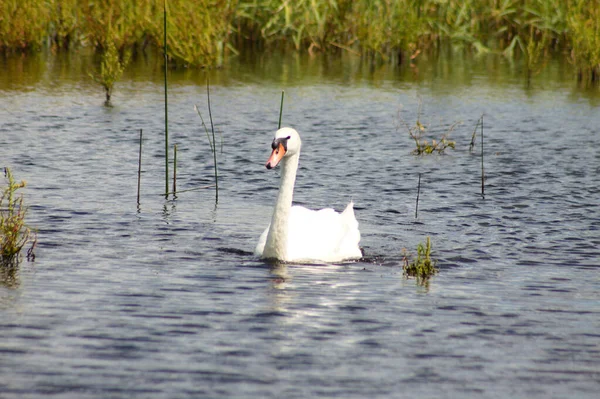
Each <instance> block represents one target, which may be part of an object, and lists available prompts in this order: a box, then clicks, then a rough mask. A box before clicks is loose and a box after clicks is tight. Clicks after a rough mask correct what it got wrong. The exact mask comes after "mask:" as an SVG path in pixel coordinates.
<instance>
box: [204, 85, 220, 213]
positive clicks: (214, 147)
mask: <svg viewBox="0 0 600 399" xmlns="http://www.w3.org/2000/svg"><path fill="white" fill-rule="evenodd" d="M206 97H207V100H208V118H209V119H210V130H211V131H212V143H213V144H212V149H213V160H214V165H215V203H218V202H219V176H218V171H217V148H216V142H215V126H214V124H213V119H212V111H211V109H210V81H209V79H208V77H207V78H206Z"/></svg>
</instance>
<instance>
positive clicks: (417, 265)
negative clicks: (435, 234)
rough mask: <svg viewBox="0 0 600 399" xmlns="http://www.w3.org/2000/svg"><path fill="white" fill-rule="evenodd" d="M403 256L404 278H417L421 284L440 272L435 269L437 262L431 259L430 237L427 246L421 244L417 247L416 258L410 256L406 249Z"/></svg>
mask: <svg viewBox="0 0 600 399" xmlns="http://www.w3.org/2000/svg"><path fill="white" fill-rule="evenodd" d="M402 256H403V264H402V270H403V272H404V276H405V277H407V278H409V277H413V278H415V279H416V280H417V283H419V284H424V283H426V282H427V281H428V280H429V278H430V277H431V276H433V275H435V274H436V273H437V272H438V269H437V268H436V267H435V264H436V262H435V260H433V259H432V258H431V239H430V238H429V236H428V237H427V238H426V240H425V244H423V243H419V245H417V256H416V257H414V256H412V255H410V254H409V253H408V251H406V249H405V250H403V254H402Z"/></svg>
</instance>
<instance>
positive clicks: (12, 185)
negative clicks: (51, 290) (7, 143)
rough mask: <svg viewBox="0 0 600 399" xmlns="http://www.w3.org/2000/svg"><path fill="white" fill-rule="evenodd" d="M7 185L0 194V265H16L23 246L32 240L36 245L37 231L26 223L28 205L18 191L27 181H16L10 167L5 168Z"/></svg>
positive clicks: (33, 244)
mask: <svg viewBox="0 0 600 399" xmlns="http://www.w3.org/2000/svg"><path fill="white" fill-rule="evenodd" d="M4 174H5V179H6V187H5V188H4V189H3V190H2V195H1V196H0V266H2V267H5V266H14V265H16V264H18V262H19V256H20V253H21V250H22V249H23V247H24V246H25V245H26V244H27V243H29V242H31V243H32V247H31V248H32V249H33V247H34V246H35V241H36V239H35V233H33V232H32V231H31V229H30V228H29V227H28V226H27V224H26V223H25V216H26V215H27V207H26V206H25V205H24V203H23V195H22V194H19V193H18V191H19V190H20V189H22V188H23V187H25V182H24V181H20V182H17V181H15V179H14V177H13V175H12V172H11V171H10V169H9V168H5V169H4Z"/></svg>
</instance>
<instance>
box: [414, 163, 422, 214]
mask: <svg viewBox="0 0 600 399" xmlns="http://www.w3.org/2000/svg"><path fill="white" fill-rule="evenodd" d="M420 193H421V174H420V173H419V182H418V183H417V201H416V204H415V219H416V218H417V215H418V214H419V194H420Z"/></svg>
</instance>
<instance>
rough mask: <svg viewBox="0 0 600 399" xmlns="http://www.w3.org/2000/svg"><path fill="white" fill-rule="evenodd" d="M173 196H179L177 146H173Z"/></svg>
mask: <svg viewBox="0 0 600 399" xmlns="http://www.w3.org/2000/svg"><path fill="white" fill-rule="evenodd" d="M172 192H173V196H177V144H175V145H174V146H173V191H172Z"/></svg>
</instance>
